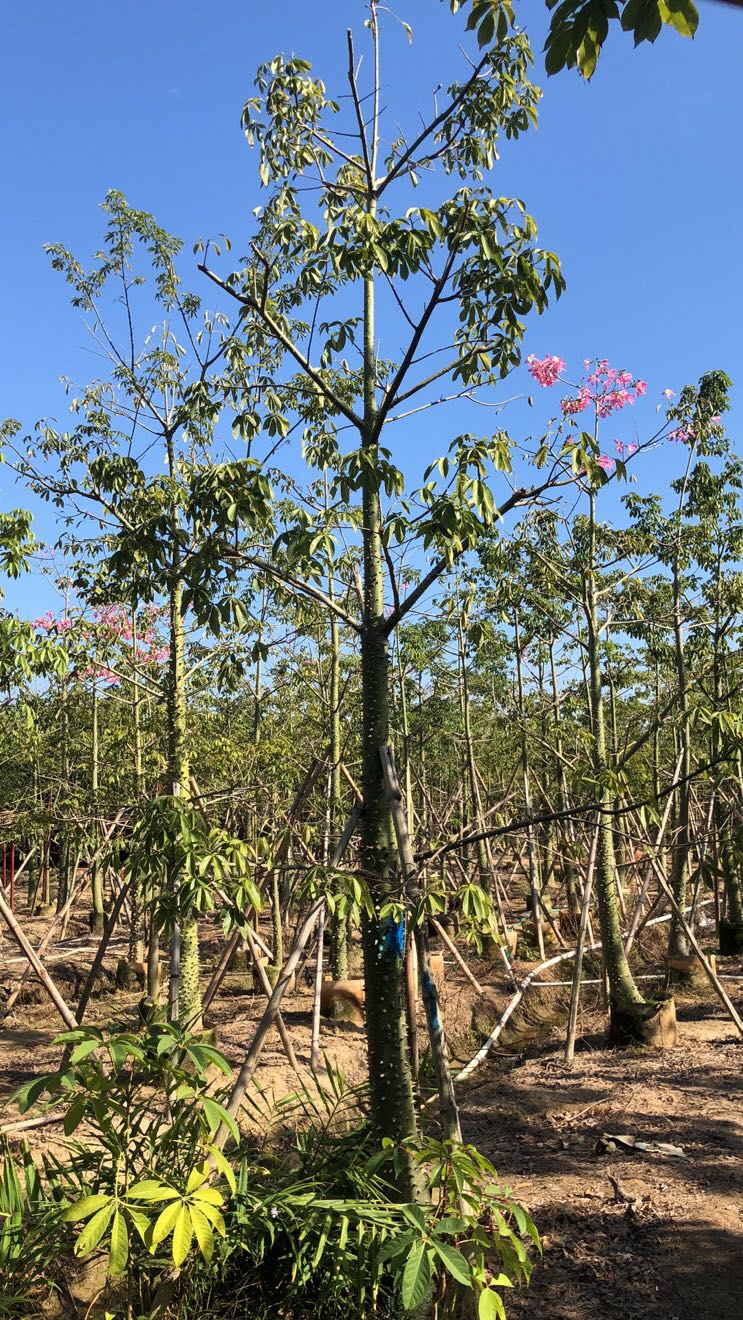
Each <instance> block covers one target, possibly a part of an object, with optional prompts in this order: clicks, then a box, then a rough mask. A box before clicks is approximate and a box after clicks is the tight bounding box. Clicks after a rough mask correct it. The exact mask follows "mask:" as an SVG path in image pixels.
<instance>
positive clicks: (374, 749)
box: [361, 204, 416, 1197]
mask: <svg viewBox="0 0 743 1320" xmlns="http://www.w3.org/2000/svg"><path fill="white" fill-rule="evenodd" d="M370 209H372V210H373V204H370ZM376 413H377V406H376V386H375V324H374V281H373V278H372V276H371V275H367V276H366V278H365V280H364V428H363V434H362V450H363V453H364V464H363V478H362V479H363V486H362V512H363V520H362V525H363V570H364V578H363V622H362V634H361V700H362V711H361V723H362V730H361V739H362V795H363V802H364V812H363V817H362V822H361V865H362V867H363V870H364V872H365V874H366V877H367V881H368V884H369V888H370V893H371V898H372V902H373V904H374V908H375V915H374V916H373V917H371V918H370V917H367V916H365V917H364V920H363V923H362V944H363V952H364V979H365V988H366V1034H367V1042H368V1057H369V1088H370V1089H369V1098H370V1107H371V1120H372V1127H373V1130H374V1133H375V1136H376V1138H377V1140H381V1139H382V1138H384V1137H389V1138H391V1139H392V1140H394V1141H400V1140H402V1139H403V1138H405V1137H410V1136H413V1135H414V1134H415V1132H416V1118H415V1108H414V1104H413V1086H412V1077H411V1071H410V1062H409V1057H408V1042H407V1029H406V1021H405V992H404V968H403V964H404V949H405V940H404V924H403V922H402V921H400V920H398V919H396V918H394V917H392V916H385V917H380V916H379V915H378V914H379V910H380V908H381V907H382V905H383V904H384V903H385V901H386V900H387V899H388V898H389V897H390V896H391V895H394V896H395V897H396V898H397V897H399V893H398V892H396V891H397V886H396V884H395V878H396V867H395V864H394V862H395V859H394V855H393V850H392V840H391V834H390V810H389V803H388V800H387V794H386V790H385V783H384V775H383V771H382V762H381V759H380V755H379V749H380V747H384V746H386V745H387V743H388V741H389V674H388V666H389V657H388V646H387V638H386V636H385V633H384V622H385V620H384V576H383V550H382V510H381V501H380V488H381V481H380V474H379V447H378V444H377V441H376V434H375V424H376ZM408 1181H409V1185H408V1186H407V1187H405V1188H401V1191H402V1192H403V1195H405V1196H407V1197H409V1196H411V1195H412V1194H413V1185H412V1170H411V1171H410V1176H409V1179H408Z"/></svg>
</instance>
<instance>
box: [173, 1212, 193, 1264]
mask: <svg viewBox="0 0 743 1320" xmlns="http://www.w3.org/2000/svg"><path fill="white" fill-rule="evenodd" d="M192 1241H193V1223H192V1221H191V1211H190V1209H189V1207H188V1206H187V1205H181V1207H180V1209H179V1211H178V1215H177V1217H176V1221H175V1227H174V1229H173V1263H174V1264H175V1265H179V1266H180V1265H182V1264H183V1262H184V1260H185V1259H186V1256H187V1255H188V1253H189V1251H190V1249H191V1242H192Z"/></svg>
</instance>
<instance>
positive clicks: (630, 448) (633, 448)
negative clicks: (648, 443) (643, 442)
mask: <svg viewBox="0 0 743 1320" xmlns="http://www.w3.org/2000/svg"><path fill="white" fill-rule="evenodd" d="M637 449H638V446H637V445H627V457H628V458H631V457H632V455H633V454H636V453H637Z"/></svg>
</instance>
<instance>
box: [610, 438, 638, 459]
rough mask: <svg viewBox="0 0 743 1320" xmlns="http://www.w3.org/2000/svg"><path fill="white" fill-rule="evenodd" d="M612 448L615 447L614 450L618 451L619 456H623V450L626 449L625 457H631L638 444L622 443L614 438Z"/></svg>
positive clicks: (635, 451)
mask: <svg viewBox="0 0 743 1320" xmlns="http://www.w3.org/2000/svg"><path fill="white" fill-rule="evenodd" d="M614 448H615V449H616V451H617V453H618V455H619V457H620V458H623V457H624V453H625V450H626V452H627V457H628V458H631V457H632V455H633V454H636V453H637V449H638V446H637V445H632V444H629V445H625V444H623V443H622V441H621V440H615V441H614Z"/></svg>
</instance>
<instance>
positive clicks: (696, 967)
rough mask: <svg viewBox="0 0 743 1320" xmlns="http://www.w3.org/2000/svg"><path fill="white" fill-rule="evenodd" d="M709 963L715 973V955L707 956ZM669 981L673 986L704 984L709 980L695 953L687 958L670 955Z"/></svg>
mask: <svg viewBox="0 0 743 1320" xmlns="http://www.w3.org/2000/svg"><path fill="white" fill-rule="evenodd" d="M707 962H708V963H709V964H710V966H711V968H712V971H713V972H714V971H715V970H716V963H715V955H714V954H713V953H709V954H707ZM668 980H669V983H670V984H671V985H694V984H697V983H699V984H702V983H703V982H705V981H706V980H707V973H706V972H705V970H704V967H703V966H702V963H701V961H700V959H699V958H698V957H697V955H696V954H695V953H693V954H688V955H686V956H683V955H681V954H670V955H669V958H668Z"/></svg>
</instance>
